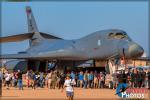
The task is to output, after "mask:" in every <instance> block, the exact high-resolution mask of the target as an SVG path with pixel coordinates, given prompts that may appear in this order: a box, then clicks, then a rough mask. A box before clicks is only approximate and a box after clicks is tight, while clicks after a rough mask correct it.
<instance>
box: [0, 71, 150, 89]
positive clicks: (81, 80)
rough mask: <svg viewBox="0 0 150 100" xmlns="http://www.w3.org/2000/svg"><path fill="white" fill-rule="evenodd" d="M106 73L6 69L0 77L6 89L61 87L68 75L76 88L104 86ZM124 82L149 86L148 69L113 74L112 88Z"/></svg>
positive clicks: (138, 85)
mask: <svg viewBox="0 0 150 100" xmlns="http://www.w3.org/2000/svg"><path fill="white" fill-rule="evenodd" d="M106 76H107V74H106V73H105V72H97V71H88V70H87V71H79V72H77V71H76V72H75V71H71V72H67V73H60V72H58V71H56V70H53V71H52V70H50V71H48V72H47V73H44V72H34V71H32V70H28V71H27V72H26V73H22V72H21V71H20V70H18V71H16V72H12V73H10V72H9V71H8V70H6V71H5V72H1V73H0V78H1V80H3V85H4V86H5V87H6V89H10V87H16V88H17V87H18V88H19V89H20V90H23V87H24V86H26V87H28V88H32V89H36V88H38V87H40V88H49V89H56V88H58V89H62V88H63V86H64V83H65V79H66V77H70V79H71V81H73V83H74V84H73V86H74V87H78V88H84V89H87V88H96V89H98V88H106V83H105V81H106V80H107V79H106ZM120 80H122V82H126V83H128V85H130V87H135V88H140V87H145V88H150V71H148V70H137V69H136V70H132V69H131V70H129V71H128V72H126V73H125V72H121V73H116V74H113V77H112V82H113V86H114V88H116V87H117V85H118V84H119V82H121V81H120Z"/></svg>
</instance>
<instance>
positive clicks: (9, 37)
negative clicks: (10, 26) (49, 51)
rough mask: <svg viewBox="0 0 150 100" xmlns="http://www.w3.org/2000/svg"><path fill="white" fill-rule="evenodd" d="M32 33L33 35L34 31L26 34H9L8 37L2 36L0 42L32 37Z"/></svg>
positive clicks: (17, 40)
mask: <svg viewBox="0 0 150 100" xmlns="http://www.w3.org/2000/svg"><path fill="white" fill-rule="evenodd" d="M32 35H33V34H32V33H25V34H19V35H13V36H7V37H0V43H5V42H19V41H23V40H26V39H30V38H32Z"/></svg>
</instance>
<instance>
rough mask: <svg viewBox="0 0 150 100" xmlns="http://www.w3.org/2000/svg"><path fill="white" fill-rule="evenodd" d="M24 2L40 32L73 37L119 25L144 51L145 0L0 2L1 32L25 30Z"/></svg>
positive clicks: (12, 48) (13, 47) (7, 47)
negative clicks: (116, 0)
mask: <svg viewBox="0 0 150 100" xmlns="http://www.w3.org/2000/svg"><path fill="white" fill-rule="evenodd" d="M25 6H31V8H32V11H33V13H34V17H35V19H36V22H37V25H38V28H39V30H40V31H41V32H45V33H52V34H55V35H56V36H59V37H62V38H64V39H77V38H81V37H83V36H86V35H88V34H90V33H92V32H94V31H98V30H103V29H112V28H115V29H122V30H125V31H126V32H127V33H128V35H129V36H130V37H131V38H132V39H133V41H135V42H137V43H138V44H140V45H141V46H142V47H143V48H144V50H145V51H146V53H148V49H149V48H148V3H147V2H123V1H122V2H102V1H101V2H46V1H45V2H22V3H12V2H3V3H2V16H1V17H2V34H1V35H2V36H7V35H14V34H20V33H26V32H27V21H26V13H25ZM27 48H28V41H23V42H19V43H5V44H3V45H2V53H5V54H8V53H9V54H12V53H17V52H18V51H24V50H25V49H27Z"/></svg>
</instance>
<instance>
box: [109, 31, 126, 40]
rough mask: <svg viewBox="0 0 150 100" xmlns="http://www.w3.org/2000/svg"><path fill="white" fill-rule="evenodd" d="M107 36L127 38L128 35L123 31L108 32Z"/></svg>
mask: <svg viewBox="0 0 150 100" xmlns="http://www.w3.org/2000/svg"><path fill="white" fill-rule="evenodd" d="M108 38H110V39H129V37H128V35H127V34H126V33H125V32H116V33H113V32H111V33H109V34H108Z"/></svg>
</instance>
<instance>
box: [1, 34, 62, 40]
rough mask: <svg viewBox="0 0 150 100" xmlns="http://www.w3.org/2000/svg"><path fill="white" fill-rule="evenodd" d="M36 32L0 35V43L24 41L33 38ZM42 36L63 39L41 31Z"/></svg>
mask: <svg viewBox="0 0 150 100" xmlns="http://www.w3.org/2000/svg"><path fill="white" fill-rule="evenodd" d="M33 34H34V33H25V34H19V35H12V36H7V37H0V43H5V42H19V41H23V40H26V39H32V36H33ZM40 34H41V36H42V37H44V38H45V39H62V38H59V37H57V36H54V35H50V34H46V33H42V32H40Z"/></svg>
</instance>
